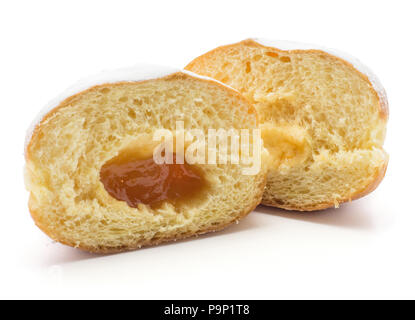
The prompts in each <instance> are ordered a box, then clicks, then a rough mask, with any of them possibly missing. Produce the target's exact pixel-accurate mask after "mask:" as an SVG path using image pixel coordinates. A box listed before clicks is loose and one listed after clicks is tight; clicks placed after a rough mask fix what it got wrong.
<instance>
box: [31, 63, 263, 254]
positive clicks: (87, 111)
mask: <svg viewBox="0 0 415 320" xmlns="http://www.w3.org/2000/svg"><path fill="white" fill-rule="evenodd" d="M176 121H182V122H183V123H184V124H185V127H184V128H185V130H187V129H201V130H203V132H206V131H207V130H208V129H220V128H222V129H225V130H226V129H255V128H258V124H257V114H256V112H255V109H254V108H253V107H252V106H251V105H250V104H249V103H248V101H247V100H246V99H245V98H243V97H242V96H241V95H240V94H239V93H238V92H237V91H235V90H234V89H231V88H229V87H227V86H225V85H223V84H221V83H219V82H217V81H216V80H212V79H207V78H205V77H200V76H197V75H195V74H192V73H191V72H188V71H180V70H176V69H171V68H160V67H155V66H138V67H134V68H127V69H120V70H115V71H108V72H104V73H101V74H99V75H98V76H94V77H90V78H87V79H85V80H83V81H81V82H80V83H78V84H77V85H75V86H74V87H72V88H71V89H69V90H68V91H66V92H65V93H64V94H63V95H61V96H60V97H58V98H57V99H55V100H54V101H52V102H51V103H50V104H49V105H48V106H47V107H46V109H45V110H43V112H42V113H41V114H40V116H39V117H38V118H37V119H36V121H35V122H34V124H33V126H32V127H31V128H30V129H29V132H28V135H27V139H26V146H25V157H26V166H25V178H26V179H25V181H26V186H27V189H28V190H29V191H30V199H29V209H30V212H31V214H32V217H33V219H34V221H35V223H36V225H37V226H38V227H39V228H40V229H41V230H43V231H44V232H45V233H46V234H47V235H49V236H50V237H51V238H52V239H54V240H56V241H59V242H61V243H63V244H66V245H70V246H73V247H77V248H81V249H84V250H88V251H92V252H100V253H109V252H119V251H124V250H132V249H136V248H140V247H142V246H148V245H156V244H159V243H162V242H166V241H171V240H178V239H183V238H186V237H190V236H195V235H199V234H203V233H207V232H210V231H217V230H220V229H223V228H224V227H226V226H228V225H230V224H232V223H234V222H237V221H238V220H240V219H242V218H243V217H244V216H245V215H247V214H248V213H249V212H251V211H252V210H253V209H254V208H255V207H256V206H257V205H258V204H259V203H260V201H261V196H262V193H263V190H264V188H265V179H266V171H265V170H263V169H261V171H260V172H259V173H258V174H256V175H243V174H241V171H242V169H243V168H242V167H243V166H242V165H238V164H221V165H215V164H194V165H193V166H196V167H197V169H198V170H199V172H201V173H202V174H203V178H204V181H205V182H206V186H204V188H203V189H201V191H200V192H199V194H198V195H197V197H194V198H191V199H188V200H186V201H182V202H169V201H162V202H161V203H158V204H157V206H156V207H153V206H152V205H149V204H147V203H139V204H137V205H136V207H133V206H131V203H130V204H129V203H127V202H126V201H122V200H120V199H116V198H115V197H113V196H112V195H110V193H109V192H107V189H106V187H105V186H104V184H103V181H104V180H102V168H103V166H104V165H105V164H106V163H108V161H110V160H111V159H114V158H116V157H117V156H118V155H119V154H120V153H122V152H124V150H128V148H131V146H134V147H135V149H136V150H140V152H146V151H145V150H146V146H147V145H151V143H150V141H151V139H150V137H152V136H153V134H154V132H155V131H156V130H157V129H168V130H172V131H174V130H175V129H176V124H175V123H176ZM142 150H144V151H142ZM150 154H151V155H152V153H150ZM173 186H174V181H173Z"/></svg>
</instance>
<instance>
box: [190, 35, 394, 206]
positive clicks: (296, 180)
mask: <svg viewBox="0 0 415 320" xmlns="http://www.w3.org/2000/svg"><path fill="white" fill-rule="evenodd" d="M186 69H187V70H190V71H193V72H196V73H198V74H201V75H205V76H209V77H213V78H215V79H217V80H219V81H222V82H223V83H226V84H228V85H230V86H231V87H233V88H235V89H237V90H239V91H240V92H241V93H242V94H243V95H244V96H245V97H246V98H247V99H248V100H250V102H251V103H252V104H253V105H254V106H255V108H256V109H257V111H258V114H259V117H260V124H261V129H262V137H263V139H264V145H265V147H266V148H267V149H268V151H269V152H270V153H271V155H272V157H273V160H272V165H271V167H270V170H269V172H268V179H267V180H268V181H267V186H266V190H265V193H264V196H263V200H262V203H263V204H265V205H269V206H275V207H279V208H284V209H289V210H302V211H312V210H319V209H325V208H329V207H333V206H336V207H337V206H338V205H339V204H340V203H342V202H345V201H350V200H353V199H357V198H360V197H362V196H364V195H366V194H368V193H370V192H371V191H373V190H374V189H375V188H376V187H377V186H378V185H379V183H380V182H381V181H382V179H383V177H384V175H385V171H386V167H387V164H388V155H387V154H386V152H385V151H384V150H383V147H382V146H383V142H384V138H385V133H386V122H387V119H388V102H387V98H386V93H385V90H384V89H383V87H382V85H381V84H380V81H379V80H378V79H377V77H376V76H375V75H374V74H373V73H372V72H370V70H369V69H368V68H366V67H365V66H363V65H362V64H361V63H360V62H359V61H357V60H356V59H354V58H350V57H349V56H347V55H345V54H342V53H338V52H334V51H332V50H327V49H324V48H323V49H322V48H318V47H315V46H313V45H306V44H298V43H293V42H278V41H269V40H257V39H248V40H245V41H242V42H239V43H236V44H231V45H228V46H223V47H219V48H217V49H214V50H212V51H210V52H208V53H206V54H204V55H202V56H200V57H198V58H196V59H195V60H193V61H192V62H191V63H190V64H189V65H188V66H187V67H186Z"/></svg>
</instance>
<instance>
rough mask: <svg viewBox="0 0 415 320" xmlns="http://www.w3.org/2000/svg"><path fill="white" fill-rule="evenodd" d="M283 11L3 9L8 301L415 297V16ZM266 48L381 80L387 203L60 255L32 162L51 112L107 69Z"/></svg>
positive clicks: (261, 212) (4, 277) (138, 6)
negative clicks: (41, 223)
mask: <svg viewBox="0 0 415 320" xmlns="http://www.w3.org/2000/svg"><path fill="white" fill-rule="evenodd" d="M277 2H278V1H272V2H271V1H260V0H258V1H251V2H248V1H241V0H240V1H210V2H209V3H208V4H207V3H206V2H204V1H203V2H202V1H201V2H196V1H179V0H177V1H165V2H163V3H161V2H160V1H151V2H150V1H147V2H143V1H140V2H139V1H121V0H120V1H76V0H74V1H65V2H64V1H42V0H39V1H36V2H34V1H8V2H6V1H3V2H1V3H0V30H1V31H0V32H1V39H2V41H1V45H2V50H1V51H0V58H1V59H0V70H1V73H0V82H1V83H0V84H1V88H2V91H1V92H2V94H1V98H2V99H1V102H2V110H3V112H4V113H3V117H1V118H0V121H1V123H0V124H1V125H0V130H1V145H2V150H3V153H2V157H1V160H0V161H1V169H2V183H1V184H0V192H1V200H2V201H1V203H2V210H1V215H2V216H1V224H0V243H1V244H0V246H1V251H0V252H1V258H0V261H1V263H0V298H175V299H182V298H196V299H197V298H234V299H238V298H415V289H414V288H415V273H414V270H415V254H414V245H415V231H414V230H415V209H414V206H413V204H412V199H413V197H414V196H413V192H414V191H413V181H414V179H415V175H414V172H413V158H414V155H415V151H414V148H413V147H414V143H413V141H412V139H413V138H414V136H415V134H414V131H413V121H414V120H413V119H414V117H415V102H414V99H413V74H414V72H415V65H414V62H413V60H412V59H413V55H414V53H415V50H414V49H415V44H414V42H413V41H408V39H412V31H413V30H414V29H415V22H414V20H413V17H412V13H413V12H414V7H413V6H414V5H413V4H412V2H411V1H394V2H393V3H391V4H390V2H387V1H373V2H371V1H365V2H362V1H354V0H349V1H347V2H345V3H344V4H343V5H341V4H339V3H338V2H334V1H282V2H280V3H277ZM212 22H214V23H213V24H212ZM255 36H259V37H265V38H271V39H272V38H275V39H292V40H296V41H300V42H306V43H318V44H321V45H323V46H325V47H330V48H337V49H340V50H342V51H346V52H349V53H351V54H353V55H354V56H356V57H359V59H360V60H362V61H363V62H364V63H365V64H367V65H368V66H369V67H371V69H373V70H374V71H375V72H376V74H377V75H378V76H379V78H380V79H381V80H382V83H383V85H384V86H385V88H386V90H387V93H388V98H389V102H390V123H389V128H388V137H387V143H386V149H387V150H388V151H389V153H390V155H391V159H390V166H389V169H388V172H387V175H386V178H385V180H384V181H383V183H382V184H381V186H380V187H379V188H378V189H377V190H376V191H375V192H374V193H372V194H371V195H370V196H368V197H366V198H364V199H361V200H358V201H356V202H353V203H351V204H346V205H343V206H341V208H340V209H338V210H334V209H333V210H328V211H324V212H319V213H313V214H299V213H289V212H284V211H281V210H274V209H269V208H263V207H261V208H258V209H257V210H256V212H254V213H252V214H251V215H250V216H249V217H248V218H247V219H245V220H243V221H241V223H240V224H239V225H236V226H233V227H231V228H229V229H227V230H226V231H225V232H221V233H217V234H214V235H209V236H204V237H201V238H199V239H197V240H188V241H182V242H178V243H173V244H168V245H164V246H159V247H155V248H149V249H144V250H140V251H136V252H130V253H125V254H118V255H111V256H95V255H90V254H87V253H83V252H80V251H77V250H75V249H71V248H67V247H64V246H62V245H59V244H54V243H52V242H51V241H50V240H49V239H48V238H47V237H46V236H44V235H43V234H42V233H41V232H40V231H39V230H38V229H37V228H36V227H35V226H34V225H33V222H32V220H31V218H30V216H29V213H28V210H27V204H26V202H27V197H28V194H27V192H26V191H25V190H24V185H23V177H22V168H23V163H24V159H23V152H22V150H23V143H24V138H25V130H26V128H27V127H28V126H29V124H30V122H31V121H32V119H33V117H34V116H35V115H36V114H37V113H38V111H39V109H40V108H41V107H42V106H43V105H44V104H45V103H47V102H48V101H49V100H50V99H51V98H53V97H54V96H56V94H58V93H59V92H62V90H63V89H65V88H66V87H68V85H70V84H71V83H73V82H75V81H76V80H78V79H79V78H80V77H83V76H85V75H88V74H93V73H96V72H98V71H100V70H102V69H112V68H117V67H123V66H129V65H134V64H136V63H140V62H141V63H153V64H162V65H172V66H177V67H183V66H184V65H185V64H186V63H188V62H189V61H190V60H192V59H193V58H194V57H196V56H198V55H200V54H202V53H203V52H205V51H207V50H210V49H212V48H214V47H216V46H217V45H221V44H226V43H232V42H236V41H239V40H242V39H245V38H249V37H255Z"/></svg>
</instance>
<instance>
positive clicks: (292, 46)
mask: <svg viewBox="0 0 415 320" xmlns="http://www.w3.org/2000/svg"><path fill="white" fill-rule="evenodd" d="M252 40H253V41H255V42H257V43H258V44H260V45H263V46H265V47H273V48H277V49H281V50H284V51H291V50H321V51H324V52H327V53H329V54H331V55H333V56H335V57H338V58H340V59H343V60H345V61H347V62H348V63H350V64H351V65H353V67H354V68H355V69H356V70H358V71H359V72H360V73H362V74H364V75H365V76H366V77H367V78H368V79H369V81H370V83H371V84H372V86H373V89H374V90H375V91H376V92H377V94H378V96H379V99H380V102H381V104H382V106H383V107H384V108H385V109H386V110H387V109H388V99H387V95H386V91H385V88H384V87H383V85H382V83H381V82H380V80H379V78H378V77H377V76H376V75H375V74H374V73H373V71H372V70H370V69H369V68H368V67H367V66H366V65H364V64H363V63H362V62H361V61H360V60H359V59H357V58H355V57H353V56H351V55H349V54H347V53H344V52H342V51H339V50H335V49H330V48H325V47H322V46H318V45H314V44H308V43H301V42H294V41H285V40H270V39H264V38H253V39H252Z"/></svg>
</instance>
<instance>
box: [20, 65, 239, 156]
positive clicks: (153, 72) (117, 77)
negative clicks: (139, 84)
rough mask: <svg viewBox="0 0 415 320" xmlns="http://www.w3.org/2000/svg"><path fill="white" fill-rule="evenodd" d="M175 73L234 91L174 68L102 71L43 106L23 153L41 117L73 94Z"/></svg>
mask: <svg viewBox="0 0 415 320" xmlns="http://www.w3.org/2000/svg"><path fill="white" fill-rule="evenodd" d="M177 72H182V73H185V74H188V75H190V76H193V77H196V78H199V79H204V80H210V81H215V82H218V83H220V84H221V85H224V86H226V87H228V88H230V89H232V90H234V89H233V88H231V87H229V86H227V85H226V84H223V83H221V82H219V81H217V80H215V79H212V78H209V77H204V76H201V75H198V74H195V73H193V72H191V71H187V70H182V69H179V68H174V67H168V66H160V65H151V64H137V65H135V66H133V67H125V68H119V69H114V70H104V71H102V72H100V73H97V74H95V75H91V76H89V77H86V78H83V79H81V80H79V81H78V82H76V83H75V84H74V85H72V86H71V87H69V88H68V89H66V90H65V91H64V92H63V93H61V94H60V95H59V96H57V97H56V98H54V99H53V100H51V101H50V102H49V103H48V104H47V105H46V106H44V107H43V108H42V109H41V111H40V112H39V113H38V115H37V116H36V117H35V119H34V121H33V122H32V123H31V125H30V126H29V129H28V130H27V133H26V139H25V152H26V147H27V145H28V144H29V142H30V139H31V137H32V134H33V131H34V130H35V128H36V126H37V125H38V124H39V123H40V122H41V121H42V119H43V117H44V116H45V115H47V114H48V113H49V112H50V111H51V110H53V109H54V108H56V107H57V106H59V104H60V103H61V102H63V101H64V100H65V99H67V98H69V97H71V96H73V95H74V94H77V93H79V92H81V91H84V90H87V89H89V88H91V87H94V86H97V85H102V84H106V83H117V82H136V81H144V80H151V79H157V78H162V77H165V76H168V75H170V74H173V73H177Z"/></svg>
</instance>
